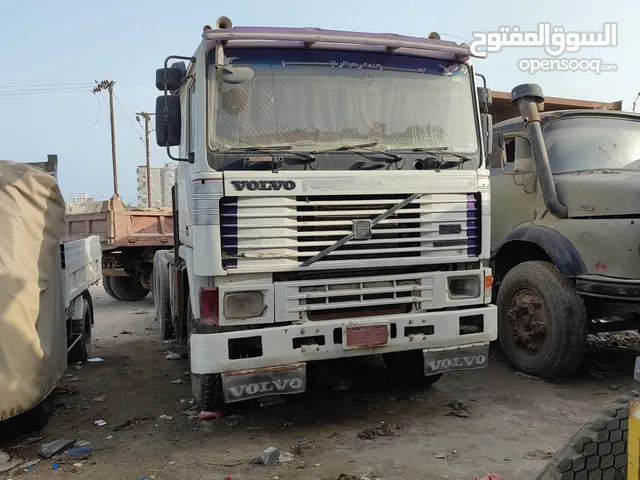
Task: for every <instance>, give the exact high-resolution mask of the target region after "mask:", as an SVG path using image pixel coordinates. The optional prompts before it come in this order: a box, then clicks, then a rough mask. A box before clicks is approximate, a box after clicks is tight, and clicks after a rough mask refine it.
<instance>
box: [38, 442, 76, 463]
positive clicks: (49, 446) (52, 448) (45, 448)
mask: <svg viewBox="0 0 640 480" xmlns="http://www.w3.org/2000/svg"><path fill="white" fill-rule="evenodd" d="M75 443H76V440H75V438H74V439H70V438H61V439H59V440H55V441H53V442H49V443H43V444H42V445H40V449H39V450H38V455H40V456H41V457H42V458H51V457H53V456H54V455H55V454H56V453H60V452H62V451H63V450H66V449H67V448H70V447H73V445H74V444H75Z"/></svg>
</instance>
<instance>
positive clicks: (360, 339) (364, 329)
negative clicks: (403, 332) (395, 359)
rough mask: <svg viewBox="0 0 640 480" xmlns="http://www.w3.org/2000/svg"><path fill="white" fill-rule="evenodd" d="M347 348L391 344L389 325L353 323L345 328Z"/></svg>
mask: <svg viewBox="0 0 640 480" xmlns="http://www.w3.org/2000/svg"><path fill="white" fill-rule="evenodd" d="M345 330H346V331H345V333H346V334H345V337H346V342H345V348H346V349H351V348H371V347H384V346H386V345H388V344H389V325H388V324H386V323H385V324H382V325H380V324H378V325H353V326H347V327H346V328H345Z"/></svg>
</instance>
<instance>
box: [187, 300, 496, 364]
mask: <svg viewBox="0 0 640 480" xmlns="http://www.w3.org/2000/svg"><path fill="white" fill-rule="evenodd" d="M470 319H471V320H472V321H473V323H474V324H475V325H476V328H471V329H469V328H465V326H467V324H468V322H469V321H470ZM381 322H387V323H388V324H389V326H390V332H391V335H390V338H389V340H388V344H387V345H385V346H381V347H373V348H368V347H367V348H355V349H354V348H347V347H346V345H344V344H343V343H342V334H341V333H338V332H343V331H344V329H345V328H346V327H347V326H366V325H371V324H380V323H381ZM394 332H395V335H394ZM251 337H254V341H256V339H257V338H259V342H260V344H261V347H262V354H261V355H260V356H257V357H254V358H231V355H230V348H229V343H230V340H231V341H234V340H236V339H243V338H251ZM496 338H497V308H496V307H495V305H483V306H480V307H474V308H460V309H455V310H445V311H435V312H434V311H431V312H424V313H414V314H405V315H401V316H397V315H391V316H379V317H375V319H373V318H362V319H348V320H327V321H313V322H305V323H302V324H296V325H287V326H273V327H267V328H260V329H251V330H240V331H235V332H225V333H214V334H193V335H191V337H190V344H191V345H190V346H191V371H192V372H193V373H196V374H207V373H227V372H235V371H240V370H251V369H256V368H265V367H275V366H284V365H291V364H297V363H305V362H311V361H318V360H329V359H337V358H346V357H357V356H365V355H373V354H383V353H391V352H401V351H408V350H427V349H436V350H437V349H442V348H447V347H456V346H465V345H474V344H484V343H489V342H491V341H493V340H495V339H496ZM300 339H305V340H306V341H305V340H303V341H302V342H301V341H300ZM311 340H313V341H314V342H315V344H313V345H308V344H307V345H303V346H298V345H300V344H301V343H303V344H304V343H309V342H308V341H311Z"/></svg>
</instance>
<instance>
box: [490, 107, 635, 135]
mask: <svg viewBox="0 0 640 480" xmlns="http://www.w3.org/2000/svg"><path fill="white" fill-rule="evenodd" d="M594 116H595V117H615V118H627V119H629V120H640V114H637V113H631V112H621V111H619V110H601V109H575V110H554V111H551V112H540V121H541V122H542V123H543V124H545V123H547V122H549V121H551V120H555V119H558V118H564V117H594ZM524 128H525V125H524V122H523V121H522V117H513V118H510V119H508V120H504V121H502V122H500V123H496V124H495V125H494V126H493V131H494V132H495V133H500V132H502V133H504V132H511V131H515V130H524Z"/></svg>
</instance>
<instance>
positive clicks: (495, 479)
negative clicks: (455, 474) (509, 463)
mask: <svg viewBox="0 0 640 480" xmlns="http://www.w3.org/2000/svg"><path fill="white" fill-rule="evenodd" d="M473 480H502V477H501V476H500V475H495V474H493V473H492V474H490V475H486V476H484V477H482V478H480V477H478V476H477V475H476V476H475V477H473Z"/></svg>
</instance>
